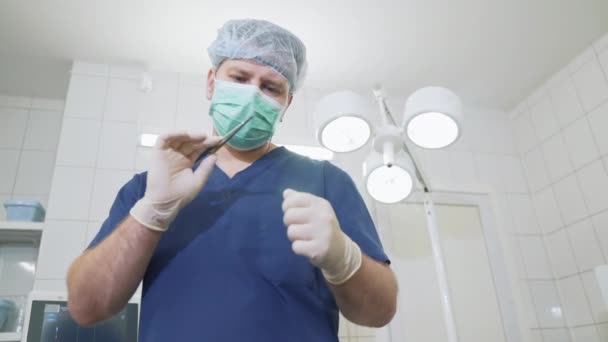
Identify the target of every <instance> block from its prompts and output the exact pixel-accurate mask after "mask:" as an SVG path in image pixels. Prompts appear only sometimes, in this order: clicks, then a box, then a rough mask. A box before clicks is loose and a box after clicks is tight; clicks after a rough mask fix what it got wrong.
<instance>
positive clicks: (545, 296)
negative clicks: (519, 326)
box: [529, 280, 565, 328]
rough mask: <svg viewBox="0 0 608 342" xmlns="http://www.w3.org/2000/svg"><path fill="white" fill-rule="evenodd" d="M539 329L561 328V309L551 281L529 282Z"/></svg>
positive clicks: (562, 318)
mask: <svg viewBox="0 0 608 342" xmlns="http://www.w3.org/2000/svg"><path fill="white" fill-rule="evenodd" d="M529 285H530V293H531V294H532V298H533V300H534V306H535V308H536V316H537V317H538V323H539V326H540V327H545V328H551V327H563V326H564V325H565V322H564V317H563V313H562V307H561V304H560V301H559V296H558V294H557V289H556V288H555V284H554V282H553V281H543V280H533V281H530V282H529Z"/></svg>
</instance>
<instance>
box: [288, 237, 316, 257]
mask: <svg viewBox="0 0 608 342" xmlns="http://www.w3.org/2000/svg"><path fill="white" fill-rule="evenodd" d="M291 249H292V250H293V251H294V253H296V254H297V255H302V256H307V257H309V258H312V257H314V256H315V254H316V253H317V250H318V247H317V243H316V242H314V241H307V240H296V241H294V242H293V243H292V244H291Z"/></svg>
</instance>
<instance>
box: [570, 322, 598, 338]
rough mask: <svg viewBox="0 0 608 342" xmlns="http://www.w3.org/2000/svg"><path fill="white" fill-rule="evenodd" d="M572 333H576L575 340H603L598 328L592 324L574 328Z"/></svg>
mask: <svg viewBox="0 0 608 342" xmlns="http://www.w3.org/2000/svg"><path fill="white" fill-rule="evenodd" d="M572 335H574V342H601V341H600V335H598V333H597V329H596V328H595V326H592V325H590V326H586V327H579V328H573V329H572Z"/></svg>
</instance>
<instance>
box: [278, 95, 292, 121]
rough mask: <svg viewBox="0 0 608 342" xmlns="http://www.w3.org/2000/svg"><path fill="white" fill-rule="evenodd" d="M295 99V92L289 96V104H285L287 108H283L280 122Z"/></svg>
mask: <svg viewBox="0 0 608 342" xmlns="http://www.w3.org/2000/svg"><path fill="white" fill-rule="evenodd" d="M292 100H293V94H291V93H290V94H289V98H288V99H287V106H285V109H284V110H283V114H281V117H280V118H279V122H283V118H284V117H285V113H287V109H288V108H289V106H290V105H291V101H292Z"/></svg>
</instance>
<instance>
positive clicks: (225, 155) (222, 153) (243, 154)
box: [216, 142, 277, 164]
mask: <svg viewBox="0 0 608 342" xmlns="http://www.w3.org/2000/svg"><path fill="white" fill-rule="evenodd" d="M276 147H277V146H276V145H274V144H273V143H271V142H268V143H266V144H264V145H262V146H261V147H258V148H256V149H254V150H249V151H240V150H237V149H235V148H233V147H231V146H229V145H228V144H226V145H224V146H223V147H222V148H220V149H219V150H218V151H217V153H216V155H217V158H218V160H220V161H224V162H242V163H248V164H250V163H253V162H254V161H256V160H258V159H259V158H261V157H262V156H263V155H265V154H266V153H268V152H270V151H271V150H273V149H275V148H276Z"/></svg>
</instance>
